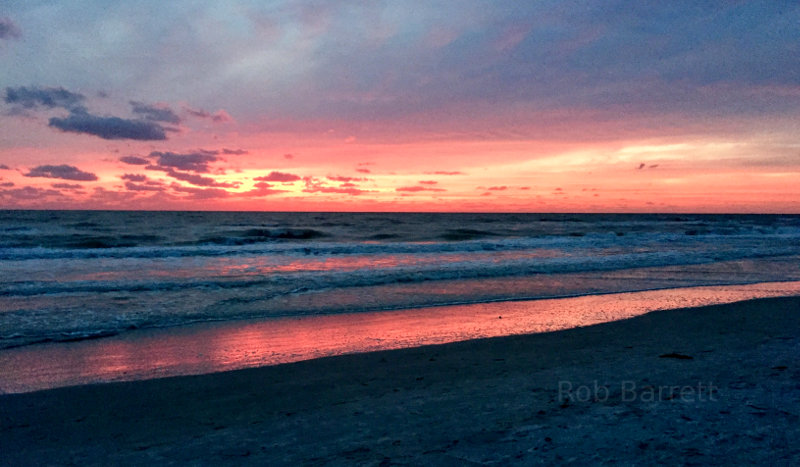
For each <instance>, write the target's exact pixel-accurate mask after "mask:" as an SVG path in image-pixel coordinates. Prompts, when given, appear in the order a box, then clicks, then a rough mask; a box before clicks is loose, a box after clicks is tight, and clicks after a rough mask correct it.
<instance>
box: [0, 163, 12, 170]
mask: <svg viewBox="0 0 800 467" xmlns="http://www.w3.org/2000/svg"><path fill="white" fill-rule="evenodd" d="M0 170H11V167H9V166H7V165H5V164H0Z"/></svg>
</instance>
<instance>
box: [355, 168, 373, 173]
mask: <svg viewBox="0 0 800 467" xmlns="http://www.w3.org/2000/svg"><path fill="white" fill-rule="evenodd" d="M356 172H358V173H362V174H368V173H372V171H371V170H369V169H356Z"/></svg>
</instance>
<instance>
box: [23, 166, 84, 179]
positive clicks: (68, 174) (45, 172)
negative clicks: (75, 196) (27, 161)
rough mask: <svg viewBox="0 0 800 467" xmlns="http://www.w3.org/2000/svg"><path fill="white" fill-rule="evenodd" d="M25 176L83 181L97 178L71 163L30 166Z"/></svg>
mask: <svg viewBox="0 0 800 467" xmlns="http://www.w3.org/2000/svg"><path fill="white" fill-rule="evenodd" d="M25 176H26V177H45V178H60V179H63V180H78V181H84V182H91V181H94V180H97V175H95V174H93V173H89V172H84V171H82V170H80V169H78V168H77V167H74V166H71V165H66V164H62V165H40V166H38V167H34V168H32V169H31V170H30V171H29V172H28V173H26V174H25Z"/></svg>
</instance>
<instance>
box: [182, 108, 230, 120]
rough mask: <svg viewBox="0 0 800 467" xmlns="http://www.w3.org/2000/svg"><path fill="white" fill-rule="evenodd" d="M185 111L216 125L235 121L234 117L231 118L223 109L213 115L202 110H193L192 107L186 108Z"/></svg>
mask: <svg viewBox="0 0 800 467" xmlns="http://www.w3.org/2000/svg"><path fill="white" fill-rule="evenodd" d="M183 110H184V111H185V112H186V113H188V114H189V115H192V116H194V117H197V118H203V119H207V120H211V121H212V122H214V123H224V122H230V121H233V117H231V116H230V115H229V114H228V112H226V111H224V110H222V109H220V110H217V111H216V112H214V113H213V114H212V113H210V112H207V111H205V110H202V109H193V108H191V107H184V108H183Z"/></svg>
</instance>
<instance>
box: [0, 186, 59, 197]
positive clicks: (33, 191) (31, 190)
mask: <svg viewBox="0 0 800 467" xmlns="http://www.w3.org/2000/svg"><path fill="white" fill-rule="evenodd" d="M48 196H63V195H62V194H61V192H60V191H58V190H50V189H44V188H35V187H32V186H25V187H22V188H14V189H11V190H0V197H6V198H12V199H16V200H41V199H42V198H46V197H48Z"/></svg>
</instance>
